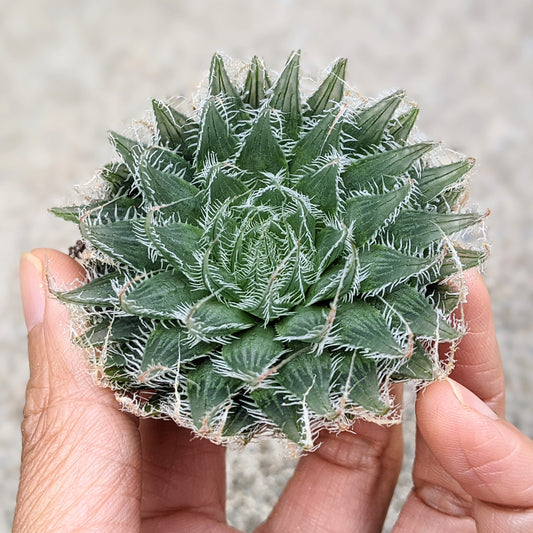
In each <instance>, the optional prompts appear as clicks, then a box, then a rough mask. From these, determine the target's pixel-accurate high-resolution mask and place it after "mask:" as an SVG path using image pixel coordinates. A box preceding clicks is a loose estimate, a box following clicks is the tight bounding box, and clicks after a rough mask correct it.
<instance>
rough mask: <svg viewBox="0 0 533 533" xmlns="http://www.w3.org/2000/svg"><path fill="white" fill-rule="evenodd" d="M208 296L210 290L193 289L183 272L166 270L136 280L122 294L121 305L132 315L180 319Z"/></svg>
mask: <svg viewBox="0 0 533 533" xmlns="http://www.w3.org/2000/svg"><path fill="white" fill-rule="evenodd" d="M205 296H206V293H204V292H202V291H198V290H193V289H192V288H191V286H190V284H189V281H188V280H187V278H186V277H185V276H183V275H182V274H180V273H178V272H175V271H166V272H159V273H157V274H154V275H153V276H151V277H150V278H147V279H143V280H142V281H138V282H136V283H133V284H132V285H131V286H130V287H128V288H127V290H126V291H124V293H123V294H122V296H121V298H120V307H121V308H122V309H123V310H124V311H125V312H126V313H130V314H132V315H137V316H146V317H150V318H162V319H165V318H166V319H177V318H181V317H182V316H183V313H184V310H185V309H186V308H188V307H190V306H192V305H193V304H194V303H195V302H196V301H198V300H199V299H200V298H203V297H205Z"/></svg>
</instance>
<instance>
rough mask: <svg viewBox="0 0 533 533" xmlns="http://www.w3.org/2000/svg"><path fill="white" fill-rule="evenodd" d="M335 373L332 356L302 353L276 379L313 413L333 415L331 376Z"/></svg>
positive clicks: (280, 371)
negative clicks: (330, 390) (330, 391)
mask: <svg viewBox="0 0 533 533" xmlns="http://www.w3.org/2000/svg"><path fill="white" fill-rule="evenodd" d="M332 373H333V368H332V364H331V356H330V354H329V353H328V352H327V351H325V352H323V353H322V354H320V355H316V354H313V353H309V352H308V353H302V354H299V355H297V356H296V357H294V358H293V359H291V360H289V361H288V362H287V363H286V364H284V365H282V366H281V367H280V368H279V370H278V371H277V372H276V374H274V379H275V380H276V381H277V382H278V383H279V384H280V385H281V386H282V387H284V388H285V389H287V390H288V391H289V392H291V393H292V394H294V396H296V397H297V398H298V399H299V400H301V401H302V402H303V403H305V404H306V405H307V406H308V407H309V408H310V409H311V410H312V411H314V412H315V413H317V414H319V415H325V416H327V415H331V414H332V413H333V411H334V409H333V406H332V405H331V400H330V397H329V388H330V376H331V375H332Z"/></svg>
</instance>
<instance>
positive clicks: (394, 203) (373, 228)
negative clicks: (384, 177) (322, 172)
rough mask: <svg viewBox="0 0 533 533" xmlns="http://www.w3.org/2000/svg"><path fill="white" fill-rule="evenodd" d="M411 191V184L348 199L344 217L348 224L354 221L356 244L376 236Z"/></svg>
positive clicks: (363, 242) (359, 244) (358, 244)
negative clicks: (381, 192)
mask: <svg viewBox="0 0 533 533" xmlns="http://www.w3.org/2000/svg"><path fill="white" fill-rule="evenodd" d="M410 191H411V185H404V186H403V187H398V188H397V189H394V190H392V191H390V192H386V193H384V194H371V195H365V196H354V197H352V198H350V199H349V200H347V201H346V203H345V211H344V215H343V218H344V222H345V224H346V225H347V226H350V225H351V224H352V223H353V238H354V242H355V244H356V246H358V247H359V246H362V245H363V244H365V243H366V242H368V241H370V240H372V239H373V238H374V237H375V236H376V234H377V233H378V232H379V230H380V229H382V228H383V227H384V226H385V222H386V221H387V219H388V218H389V217H390V216H391V215H392V214H393V213H394V212H395V211H396V209H398V207H399V206H400V205H401V204H402V203H403V202H404V201H405V199H406V198H407V197H408V195H409V193H410Z"/></svg>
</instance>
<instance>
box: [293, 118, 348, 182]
mask: <svg viewBox="0 0 533 533" xmlns="http://www.w3.org/2000/svg"><path fill="white" fill-rule="evenodd" d="M340 115H341V111H339V109H338V108H334V109H332V110H331V111H330V112H329V113H328V114H327V115H325V116H324V117H322V118H321V119H320V120H319V121H318V122H317V124H316V125H315V126H313V128H311V129H310V130H309V131H308V132H306V133H305V134H304V135H303V136H302V137H300V139H299V140H298V142H297V143H296V145H295V146H294V148H293V150H292V153H291V158H290V169H291V173H295V172H297V171H298V170H300V169H301V168H303V167H305V166H306V165H309V164H310V163H312V162H313V161H314V160H315V159H316V158H317V157H319V156H321V155H326V154H327V153H328V152H330V151H331V150H332V149H333V148H334V149H338V148H339V137H340V131H341V126H340V121H339V117H340Z"/></svg>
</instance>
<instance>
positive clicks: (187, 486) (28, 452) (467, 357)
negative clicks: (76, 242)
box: [13, 249, 533, 533]
mask: <svg viewBox="0 0 533 533" xmlns="http://www.w3.org/2000/svg"><path fill="white" fill-rule="evenodd" d="M48 277H50V278H52V279H54V280H61V281H62V282H65V283H70V282H72V281H74V280H75V279H82V278H83V272H82V270H81V267H80V266H79V265H78V264H77V263H76V262H75V261H74V260H72V259H71V258H69V257H68V256H66V255H63V254H61V253H59V252H56V251H53V250H44V249H39V250H34V251H33V252H32V253H31V254H24V255H23V258H22V263H21V285H22V299H23V303H24V311H25V318H26V324H27V326H28V330H29V335H28V343H29V361H30V381H29V384H28V388H27V393H26V407H25V411H24V422H23V425H22V436H23V453H22V468H21V479H20V487H19V493H18V501H17V509H16V513H15V523H14V529H13V531H14V532H15V533H22V532H28V533H29V532H35V531H39V532H48V531H50V532H52V531H53V532H59V531H102V532H104V531H113V532H118V533H121V532H128V533H133V532H137V531H142V532H147V533H148V532H149V533H158V532H170V531H183V532H187V533H199V532H210V533H222V532H230V531H233V532H236V531H237V530H236V529H234V528H232V527H230V526H228V525H227V523H226V519H225V494H226V487H225V464H224V463H225V456H224V449H223V448H222V447H219V446H216V445H214V444H212V443H210V442H208V441H207V440H202V439H191V435H190V433H189V432H188V430H186V429H183V428H179V427H177V426H176V425H175V424H174V423H173V422H169V421H163V420H138V419H136V418H134V417H133V416H131V415H129V414H126V413H123V412H121V411H120V410H119V409H118V407H117V403H116V401H115V399H114V396H113V393H112V392H111V391H110V390H108V389H103V388H99V387H97V386H96V385H95V384H94V383H93V380H92V378H91V376H90V374H89V373H88V372H87V368H86V362H85V360H84V357H83V354H82V353H81V351H79V350H78V349H77V348H75V347H73V346H72V344H71V343H70V341H69V335H68V327H67V323H68V314H67V310H66V309H65V307H64V306H63V305H62V304H60V303H59V302H58V301H56V300H54V299H53V298H52V297H50V296H49V295H48V287H47V279H48ZM467 283H468V285H469V296H468V303H467V304H466V305H465V306H464V312H465V316H466V319H467V321H468V326H469V332H468V334H467V336H466V337H465V338H464V340H463V341H462V343H461V345H460V347H459V349H458V351H457V354H456V359H457V360H456V365H455V368H454V370H453V372H452V374H451V376H450V378H449V379H446V380H442V381H439V382H436V383H434V384H432V385H430V386H428V387H426V388H425V389H424V390H423V391H421V392H420V393H419V394H418V399H417V406H416V412H417V421H418V429H417V443H416V458H415V463H414V468H413V489H412V492H411V494H410V495H409V497H408V499H407V501H406V503H405V506H404V508H403V510H402V512H401V514H400V517H399V519H398V522H397V523H396V526H395V527H394V529H393V532H394V533H413V532H414V533H416V532H424V533H431V532H433V531H435V532H437V531H438V532H439V533H448V532H450V533H451V532H454V533H457V532H464V533H474V532H478V533H498V532H502V533H503V532H505V533H508V532H530V531H533V442H532V441H531V440H529V439H528V438H527V437H526V436H525V435H523V434H522V433H520V432H519V431H518V430H517V429H516V428H514V427H513V426H512V425H511V424H509V423H508V422H506V421H505V420H504V419H503V416H504V382H503V370H502V365H501V360H500V355H499V351H498V346H497V342H496V337H495V333H494V326H493V322H492V313H491V310H490V301H489V297H488V294H487V291H486V288H485V285H484V283H483V281H482V278H481V276H480V275H479V274H478V273H477V272H476V271H470V272H468V273H467ZM398 394H401V391H400V390H398ZM353 430H354V432H353V433H347V432H346V433H342V434H340V435H333V434H323V435H322V437H321V446H320V448H319V449H318V450H317V451H316V452H314V453H311V454H308V455H306V456H303V457H302V458H301V460H300V461H299V464H298V466H297V468H296V471H295V473H294V476H293V477H292V479H291V480H290V481H289V483H288V485H287V487H286V488H285V491H284V492H283V494H282V495H281V497H280V499H279V501H278V503H277V504H276V506H275V507H274V509H273V511H272V513H271V515H270V517H269V518H268V519H267V521H266V522H265V523H264V524H262V525H261V526H259V527H258V529H257V530H256V532H257V533H292V532H311V533H312V532H318V533H345V532H346V533H347V532H357V533H359V532H361V533H366V532H369V533H370V532H379V531H381V529H382V525H383V521H384V519H385V515H386V513H387V508H388V506H389V503H390V499H391V497H392V493H393V491H394V486H395V483H396V480H397V477H398V474H399V471H400V467H401V459H402V455H403V449H402V433H401V427H400V426H392V427H388V428H387V427H380V426H377V425H375V424H371V423H368V422H358V423H356V424H355V426H354V427H353Z"/></svg>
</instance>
